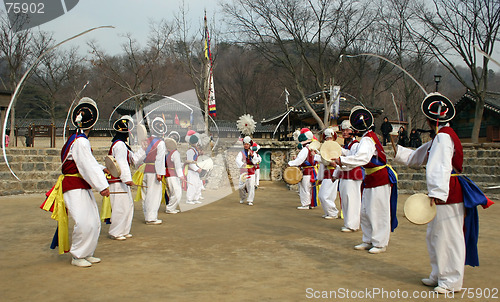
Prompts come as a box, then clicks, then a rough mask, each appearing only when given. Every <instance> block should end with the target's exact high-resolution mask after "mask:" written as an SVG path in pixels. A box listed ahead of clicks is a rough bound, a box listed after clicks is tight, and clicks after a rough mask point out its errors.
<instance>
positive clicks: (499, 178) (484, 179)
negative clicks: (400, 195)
mask: <svg viewBox="0 0 500 302" xmlns="http://www.w3.org/2000/svg"><path fill="white" fill-rule="evenodd" d="M396 172H397V173H398V179H400V180H414V181H416V180H422V181H425V179H426V177H425V173H400V172H398V171H396ZM464 175H466V176H467V177H469V178H470V179H471V180H472V181H474V182H478V183H489V184H500V175H486V174H471V173H468V174H465V173H464Z"/></svg>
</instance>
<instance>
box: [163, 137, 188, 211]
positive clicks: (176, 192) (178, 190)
mask: <svg viewBox="0 0 500 302" xmlns="http://www.w3.org/2000/svg"><path fill="white" fill-rule="evenodd" d="M165 144H166V146H167V151H168V153H167V157H166V159H165V164H166V166H167V171H166V175H165V178H166V181H167V184H166V185H167V186H168V192H169V196H168V204H167V207H166V210H165V212H166V213H167V214H175V213H178V212H179V210H178V209H177V207H178V206H179V202H180V201H181V198H182V184H181V178H182V179H184V172H183V169H182V163H181V154H180V153H179V151H178V150H177V143H176V142H175V141H174V140H173V139H170V138H166V139H165Z"/></svg>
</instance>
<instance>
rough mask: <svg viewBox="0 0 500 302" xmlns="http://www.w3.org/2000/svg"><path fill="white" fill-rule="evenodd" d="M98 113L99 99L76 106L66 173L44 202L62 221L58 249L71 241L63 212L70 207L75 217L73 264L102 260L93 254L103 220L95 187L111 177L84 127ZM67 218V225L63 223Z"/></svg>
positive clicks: (101, 188) (64, 164) (63, 249)
mask: <svg viewBox="0 0 500 302" xmlns="http://www.w3.org/2000/svg"><path fill="white" fill-rule="evenodd" d="M98 117H99V111H98V109H97V105H96V103H95V102H94V101H93V100H92V99H90V98H87V97H85V98H82V99H81V100H80V101H79V103H78V105H77V106H76V107H75V108H74V109H73V113H72V122H73V124H74V125H75V126H76V127H77V133H75V134H73V135H71V136H70V137H69V138H68V141H67V142H66V143H65V144H64V146H63V148H62V151H61V161H62V174H63V175H61V177H59V180H58V182H57V184H56V185H55V186H54V187H53V189H52V190H51V193H50V195H49V196H48V198H47V200H46V201H45V202H44V204H43V205H42V208H43V209H45V210H52V211H53V212H54V214H53V215H52V218H54V219H56V220H58V221H59V225H58V235H59V239H58V242H59V253H64V252H67V251H68V248H67V245H68V244H69V240H68V229H67V227H68V226H67V217H66V218H64V217H61V216H65V215H66V210H67V213H69V215H70V216H71V217H72V218H73V220H74V221H75V225H74V228H73V234H72V243H71V248H70V249H69V252H70V253H71V255H72V256H73V260H72V262H71V264H73V265H75V266H81V267H87V266H91V265H92V264H93V263H98V262H100V261H101V260H100V259H99V258H96V257H94V251H95V249H96V247H97V242H98V240H99V233H100V231H101V220H100V218H99V210H98V208H97V204H96V200H95V198H94V194H93V193H92V188H94V189H95V190H97V191H99V192H103V191H104V190H106V189H107V188H108V181H107V179H106V176H105V175H104V172H103V169H104V166H101V165H100V164H99V163H98V162H97V161H96V159H95V158H94V156H93V155H92V149H91V147H90V142H89V140H88V138H87V136H86V135H85V134H84V133H83V131H82V130H88V129H91V128H92V127H93V126H94V125H95V123H96V122H97V120H98ZM61 194H63V195H62V196H63V200H62V199H61V198H60V196H61ZM56 216H57V217H56ZM64 220H65V222H66V225H65V226H64V227H61V226H62V223H64ZM53 246H54V245H53ZM54 247H55V246H54Z"/></svg>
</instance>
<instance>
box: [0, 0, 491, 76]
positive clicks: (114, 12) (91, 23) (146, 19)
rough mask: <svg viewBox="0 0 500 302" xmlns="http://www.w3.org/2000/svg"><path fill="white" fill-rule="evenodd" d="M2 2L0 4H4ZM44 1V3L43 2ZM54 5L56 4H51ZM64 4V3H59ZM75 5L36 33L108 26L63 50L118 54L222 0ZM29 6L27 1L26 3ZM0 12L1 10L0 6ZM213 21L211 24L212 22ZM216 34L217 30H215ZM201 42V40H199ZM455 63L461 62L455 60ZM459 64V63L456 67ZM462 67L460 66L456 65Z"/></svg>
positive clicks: (197, 21) (100, 0) (195, 19)
mask: <svg viewBox="0 0 500 302" xmlns="http://www.w3.org/2000/svg"><path fill="white" fill-rule="evenodd" d="M5 1H6V0H4V2H5ZM45 1H47V0H45ZM51 1H58V0H51ZM60 1H62V2H64V1H65V0H60ZM66 1H73V2H78V4H77V5H76V6H75V7H74V8H73V9H71V10H70V11H68V12H66V13H65V14H64V15H62V16H60V17H58V18H56V19H54V20H52V21H49V22H47V23H44V24H42V25H40V26H39V29H41V30H43V31H48V32H51V33H53V37H54V39H55V41H56V42H60V41H62V40H64V39H66V38H69V37H71V36H74V35H76V34H78V33H80V32H82V31H85V30H87V29H90V28H93V27H97V26H104V25H112V26H114V27H115V28H114V29H99V30H97V31H93V32H91V33H89V34H86V35H85V36H82V37H79V38H77V39H75V40H73V41H70V42H68V43H67V44H66V45H65V46H64V47H68V46H79V49H80V52H81V53H82V54H85V53H86V52H88V51H89V48H88V46H86V43H87V42H89V41H91V40H92V41H95V42H96V43H97V44H98V45H100V46H101V47H102V48H103V49H105V50H106V52H107V53H108V54H118V53H122V46H121V45H122V44H123V43H125V42H126V39H125V38H123V35H124V34H128V33H130V34H131V35H132V38H134V39H135V40H137V41H138V42H139V43H140V44H141V45H145V43H146V41H147V37H148V34H149V31H150V29H149V26H150V21H160V20H161V19H165V20H167V21H172V20H173V19H174V15H176V14H178V12H179V11H180V7H181V6H182V5H184V6H185V8H186V11H187V13H188V15H187V18H188V22H189V23H190V24H191V30H192V31H197V30H199V29H200V28H201V27H202V23H203V16H204V10H206V11H207V17H208V20H209V22H211V21H212V22H214V23H216V22H217V19H218V20H221V19H222V13H220V6H219V2H220V1H222V0H184V1H183V0H142V1H140V0H66ZM27 2H29V1H27ZM0 7H1V9H4V7H3V6H1V5H0ZM214 17H215V20H214ZM216 25H217V24H216ZM216 27H217V26H216ZM218 29H219V30H220V28H218ZM200 39H201V36H200ZM495 48H496V51H495V53H494V55H493V58H494V59H495V60H497V61H500V43H497V45H496V47H495ZM457 61H459V62H461V59H460V58H458V59H457ZM459 64H460V63H459ZM460 65H462V64H460ZM489 68H491V69H493V70H495V71H496V72H500V66H498V65H496V64H494V63H493V62H490V64H489Z"/></svg>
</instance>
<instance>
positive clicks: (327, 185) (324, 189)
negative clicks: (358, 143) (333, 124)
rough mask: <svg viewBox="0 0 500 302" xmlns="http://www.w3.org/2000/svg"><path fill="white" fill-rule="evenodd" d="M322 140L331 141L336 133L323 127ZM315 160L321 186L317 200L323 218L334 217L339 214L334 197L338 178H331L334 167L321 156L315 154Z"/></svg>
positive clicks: (335, 136)
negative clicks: (325, 162)
mask: <svg viewBox="0 0 500 302" xmlns="http://www.w3.org/2000/svg"><path fill="white" fill-rule="evenodd" d="M323 137H324V140H326V139H327V138H328V139H331V140H333V141H335V140H337V133H335V131H334V130H333V129H332V128H327V129H325V131H324V133H323ZM315 160H316V162H319V163H320V166H319V170H318V177H319V180H321V186H320V188H319V193H318V195H319V200H320V202H321V207H322V208H323V212H324V213H325V215H323V218H325V219H335V218H337V216H338V214H339V210H338V209H337V206H336V205H335V199H337V192H338V184H339V182H338V180H337V179H334V178H333V173H334V171H335V167H333V166H330V165H325V164H324V163H323V162H322V161H321V156H320V155H316V159H315Z"/></svg>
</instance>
